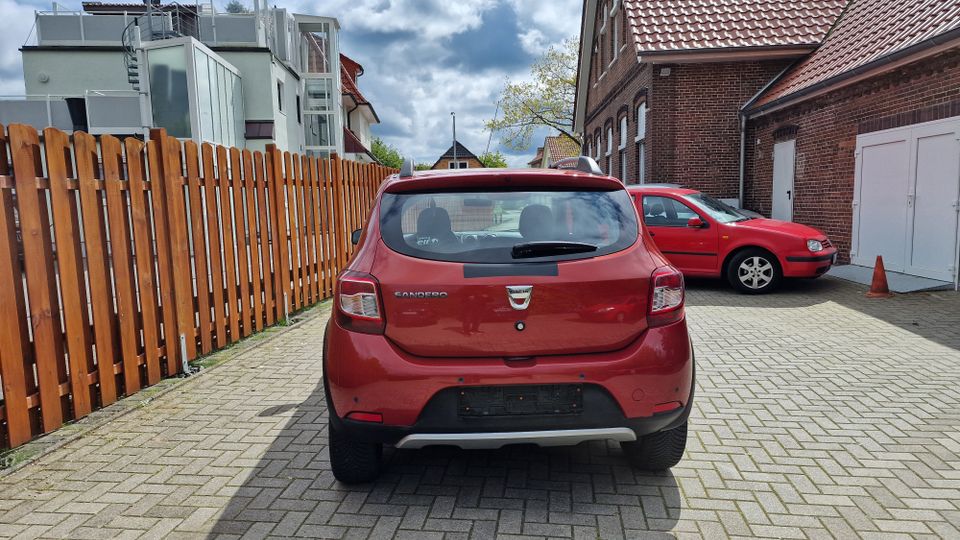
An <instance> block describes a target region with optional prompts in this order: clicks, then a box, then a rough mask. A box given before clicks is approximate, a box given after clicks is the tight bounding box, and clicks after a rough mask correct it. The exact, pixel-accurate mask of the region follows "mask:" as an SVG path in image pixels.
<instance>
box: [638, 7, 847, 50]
mask: <svg viewBox="0 0 960 540" xmlns="http://www.w3.org/2000/svg"><path fill="white" fill-rule="evenodd" d="M846 3H847V0H624V5H625V7H626V9H627V16H628V19H629V21H630V27H631V30H632V32H633V35H634V37H635V38H636V43H637V52H638V53H640V54H643V53H648V54H649V53H656V52H673V51H685V50H698V49H720V48H731V47H770V46H797V45H814V44H818V43H820V40H821V39H823V36H824V35H825V34H826V33H827V31H828V30H829V29H830V26H831V25H832V24H833V23H834V21H836V19H837V16H838V15H839V14H840V12H841V11H842V9H843V6H844V5H845V4H846Z"/></svg>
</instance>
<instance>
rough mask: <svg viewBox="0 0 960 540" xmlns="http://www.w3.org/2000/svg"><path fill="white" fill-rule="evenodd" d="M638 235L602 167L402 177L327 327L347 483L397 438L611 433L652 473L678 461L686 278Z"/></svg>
mask: <svg viewBox="0 0 960 540" xmlns="http://www.w3.org/2000/svg"><path fill="white" fill-rule="evenodd" d="M640 230H641V227H640V224H639V223H638V219H637V212H636V210H635V209H634V207H633V205H632V201H631V199H630V196H629V194H628V193H627V191H626V189H624V187H623V185H622V184H621V183H620V182H619V181H618V180H616V179H613V178H609V177H606V176H603V175H601V174H600V173H599V169H597V168H596V164H595V163H593V162H592V160H587V159H581V160H580V161H579V162H578V170H564V171H559V170H558V171H549V170H532V169H531V170H504V169H501V170H478V169H474V170H465V171H456V172H448V171H444V172H423V173H415V174H414V173H412V171H410V169H409V168H408V167H405V168H404V172H402V173H401V174H400V175H398V176H396V177H392V178H391V179H389V180H388V181H387V182H386V183H385V184H384V185H383V187H382V188H381V190H380V193H379V194H378V198H377V203H376V206H375V208H374V210H373V213H372V216H371V218H370V220H369V223H368V224H367V226H366V228H365V229H364V230H363V233H362V236H361V237H360V238H359V240H358V241H359V246H358V251H357V253H356V254H355V256H354V257H353V259H352V261H351V263H350V265H349V267H348V268H347V269H346V270H345V271H344V272H343V273H341V275H340V276H339V278H338V283H337V290H336V295H335V296H336V304H335V313H334V316H333V317H332V318H331V320H330V323H329V326H328V329H327V333H326V340H325V344H324V354H323V359H324V385H325V389H326V395H327V401H328V405H329V418H330V425H329V431H328V436H329V451H330V460H331V465H332V468H333V473H334V476H335V477H336V478H337V479H339V480H340V481H342V482H364V481H369V480H371V479H373V478H375V477H376V476H377V474H378V473H379V470H380V466H381V463H380V460H381V452H382V449H383V446H384V445H393V446H395V447H397V448H421V447H424V446H429V445H452V446H458V447H460V448H498V447H501V446H503V445H508V444H517V443H532V444H538V445H541V446H557V445H574V444H577V443H580V442H582V441H589V440H613V441H618V442H619V443H620V444H621V446H622V448H623V451H624V453H625V454H626V455H627V456H628V457H629V458H631V460H632V461H633V462H634V463H635V464H636V465H637V466H638V467H641V468H645V469H654V470H659V469H666V468H669V467H672V466H673V465H675V464H676V463H677V462H679V460H680V458H681V456H682V454H683V450H684V446H685V444H686V437H687V417H688V416H689V414H690V410H691V407H692V399H693V387H694V362H693V349H692V346H691V342H690V338H689V336H688V333H687V324H686V321H685V318H684V309H683V306H684V288H683V277H682V275H681V274H680V273H679V272H678V271H677V270H676V269H675V268H674V267H673V266H671V265H670V263H669V262H668V261H667V260H666V259H665V258H664V257H663V256H662V255H661V254H660V252H659V251H658V250H657V249H656V248H655V247H654V245H653V243H652V241H651V240H650V239H649V238H648V237H647V236H646V235H644V234H640Z"/></svg>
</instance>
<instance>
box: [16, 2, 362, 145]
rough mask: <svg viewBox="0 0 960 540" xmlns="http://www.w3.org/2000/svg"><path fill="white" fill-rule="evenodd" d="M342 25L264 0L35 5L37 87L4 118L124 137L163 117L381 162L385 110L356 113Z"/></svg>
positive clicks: (200, 136)
mask: <svg viewBox="0 0 960 540" xmlns="http://www.w3.org/2000/svg"><path fill="white" fill-rule="evenodd" d="M339 31H340V25H339V23H338V21H337V19H335V18H331V17H318V16H311V15H300V14H291V13H289V12H287V10H285V9H279V8H266V7H262V6H260V5H259V2H258V3H257V4H255V5H254V9H253V11H252V12H251V13H237V14H233V13H218V12H216V11H215V9H214V8H213V6H212V5H210V4H197V5H180V4H176V3H173V4H160V3H158V2H151V3H145V4H135V3H131V4H108V3H101V2H84V3H83V9H82V10H81V11H63V10H61V9H59V8H58V6H57V5H56V4H54V9H53V10H51V11H38V12H37V13H36V27H35V32H34V37H35V42H34V43H33V44H30V45H25V46H24V47H23V48H22V49H21V54H22V56H23V76H24V85H25V91H26V95H24V96H16V97H13V98H12V99H11V98H5V99H0V123H3V124H9V123H13V122H19V123H26V124H30V125H33V126H36V127H37V128H38V129H42V128H44V127H47V126H53V127H56V128H59V129H63V130H66V131H72V130H78V129H79V130H83V131H87V132H89V133H91V134H94V135H100V134H108V133H109V134H112V135H118V136H131V135H134V136H142V135H144V134H146V133H147V132H148V131H149V129H150V128H153V127H162V128H166V129H167V131H168V132H169V133H170V134H171V135H174V136H176V137H178V138H180V139H184V140H186V139H192V140H194V141H197V142H198V143H199V142H212V143H216V144H223V145H226V146H239V147H246V148H250V149H253V150H262V149H263V148H264V147H265V146H266V145H267V144H269V143H275V144H276V145H277V146H278V147H279V148H281V149H282V150H287V151H291V152H301V153H306V154H308V155H317V156H324V157H325V156H329V155H330V154H331V153H333V152H336V153H338V154H340V155H341V156H344V157H346V158H347V159H356V160H359V161H371V160H372V158H371V157H370V156H369V152H367V151H366V149H368V148H369V132H370V127H369V124H370V123H379V119H377V117H376V114H375V113H373V114H368V115H359V116H357V115H351V114H350V111H351V110H352V109H355V108H356V104H355V98H354V97H353V95H354V94H355V93H356V92H345V91H344V81H343V77H345V76H346V70H344V69H343V68H342V66H341V55H340V50H339V49H340V47H339ZM350 62H351V65H353V64H356V63H355V62H352V61H350ZM348 86H350V87H351V88H355V80H351V82H350V83H348ZM370 110H371V111H372V106H370ZM348 118H349V120H348ZM353 124H357V125H355V126H354V125H353ZM348 125H350V127H351V128H353V129H352V133H347V132H346V131H345V128H347V126H348ZM358 134H362V135H364V136H361V135H358ZM354 139H366V140H364V141H363V143H364V144H363V145H362V146H361V147H360V148H358V147H357V145H356V144H355V143H356V141H355V140H354ZM351 150H352V151H353V152H351Z"/></svg>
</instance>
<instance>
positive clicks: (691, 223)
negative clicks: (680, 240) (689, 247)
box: [687, 217, 706, 229]
mask: <svg viewBox="0 0 960 540" xmlns="http://www.w3.org/2000/svg"><path fill="white" fill-rule="evenodd" d="M705 226H706V223H704V222H703V220H702V219H700V218H699V217H692V218H690V219H688V220H687V227H690V228H691V229H702V228H703V227H705Z"/></svg>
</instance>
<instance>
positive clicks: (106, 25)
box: [36, 4, 272, 47]
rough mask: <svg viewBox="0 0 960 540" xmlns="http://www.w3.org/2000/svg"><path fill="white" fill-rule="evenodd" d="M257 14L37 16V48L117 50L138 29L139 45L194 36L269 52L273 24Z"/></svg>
mask: <svg viewBox="0 0 960 540" xmlns="http://www.w3.org/2000/svg"><path fill="white" fill-rule="evenodd" d="M264 19H265V18H264V17H259V16H257V15H256V14H253V13H237V14H234V13H202V12H201V13H197V11H196V8H194V7H192V6H186V7H184V6H179V5H177V4H168V5H166V6H164V9H163V10H162V11H161V10H157V11H152V12H151V13H149V14H147V13H143V12H131V11H117V12H96V13H88V12H85V11H38V12H37V13H36V28H37V45H40V46H45V45H81V46H111V45H119V44H120V43H121V41H122V37H123V34H124V30H126V29H128V28H129V27H131V26H132V25H137V26H139V27H140V39H141V40H143V41H152V40H157V39H166V38H169V37H179V36H190V37H193V38H194V39H196V40H198V41H201V42H203V43H204V44H206V45H207V46H218V45H229V46H253V47H266V46H268V39H267V31H268V26H271V25H272V24H271V23H272V21H269V20H266V21H265V20H264Z"/></svg>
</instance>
